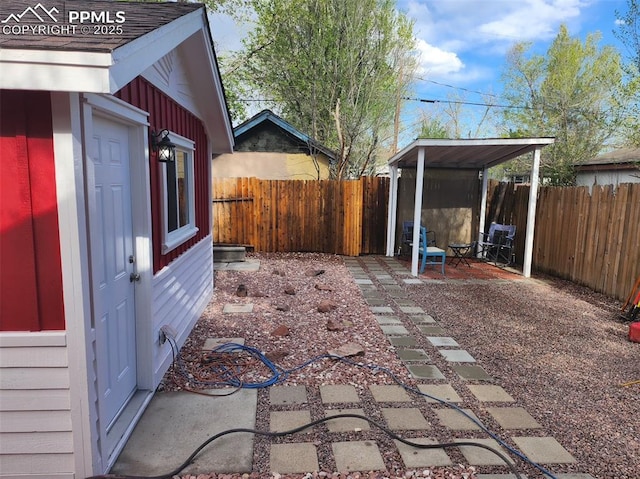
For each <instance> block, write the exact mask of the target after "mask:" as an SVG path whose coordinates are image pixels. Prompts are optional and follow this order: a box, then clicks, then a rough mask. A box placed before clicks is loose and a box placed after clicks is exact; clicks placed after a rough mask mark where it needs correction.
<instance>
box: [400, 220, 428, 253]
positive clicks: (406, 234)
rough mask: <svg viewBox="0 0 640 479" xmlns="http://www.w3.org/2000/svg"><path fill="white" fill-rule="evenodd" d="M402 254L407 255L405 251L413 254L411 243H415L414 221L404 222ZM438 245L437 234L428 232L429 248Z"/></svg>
mask: <svg viewBox="0 0 640 479" xmlns="http://www.w3.org/2000/svg"><path fill="white" fill-rule="evenodd" d="M401 243H402V244H401V245H400V247H401V252H402V254H406V253H405V251H408V252H409V254H410V252H411V243H413V221H403V222H402V239H401ZM435 245H436V232H435V231H427V246H435Z"/></svg>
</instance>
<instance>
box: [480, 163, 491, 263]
mask: <svg viewBox="0 0 640 479" xmlns="http://www.w3.org/2000/svg"><path fill="white" fill-rule="evenodd" d="M488 189H489V168H488V167H486V166H485V167H484V169H483V170H482V191H481V193H480V194H481V195H482V197H481V199H480V221H479V224H478V242H481V241H482V240H483V239H484V236H483V233H484V225H485V222H486V218H485V217H486V216H487V190H488ZM479 250H480V248H478V257H480V252H479Z"/></svg>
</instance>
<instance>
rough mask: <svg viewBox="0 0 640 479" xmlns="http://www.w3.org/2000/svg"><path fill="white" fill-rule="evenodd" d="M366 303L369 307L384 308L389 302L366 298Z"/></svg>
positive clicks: (381, 299)
mask: <svg viewBox="0 0 640 479" xmlns="http://www.w3.org/2000/svg"><path fill="white" fill-rule="evenodd" d="M364 301H365V303H367V304H368V305H369V306H384V305H385V304H387V301H386V300H385V299H383V298H365V299H364Z"/></svg>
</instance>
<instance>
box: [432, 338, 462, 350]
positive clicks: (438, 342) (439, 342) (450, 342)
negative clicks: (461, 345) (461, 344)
mask: <svg viewBox="0 0 640 479" xmlns="http://www.w3.org/2000/svg"><path fill="white" fill-rule="evenodd" d="M427 339H428V340H429V342H430V343H431V344H433V345H434V346H436V347H441V346H458V343H457V342H456V340H455V339H453V338H452V337H449V336H427Z"/></svg>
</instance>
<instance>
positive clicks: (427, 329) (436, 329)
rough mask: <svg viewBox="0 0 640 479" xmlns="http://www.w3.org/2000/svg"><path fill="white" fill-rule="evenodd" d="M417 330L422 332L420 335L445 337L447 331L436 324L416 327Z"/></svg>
mask: <svg viewBox="0 0 640 479" xmlns="http://www.w3.org/2000/svg"><path fill="white" fill-rule="evenodd" d="M418 329H419V330H420V331H422V334H426V335H427V336H445V335H446V334H447V331H446V330H445V329H444V328H443V327H441V326H438V325H437V324H429V325H427V326H418Z"/></svg>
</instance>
